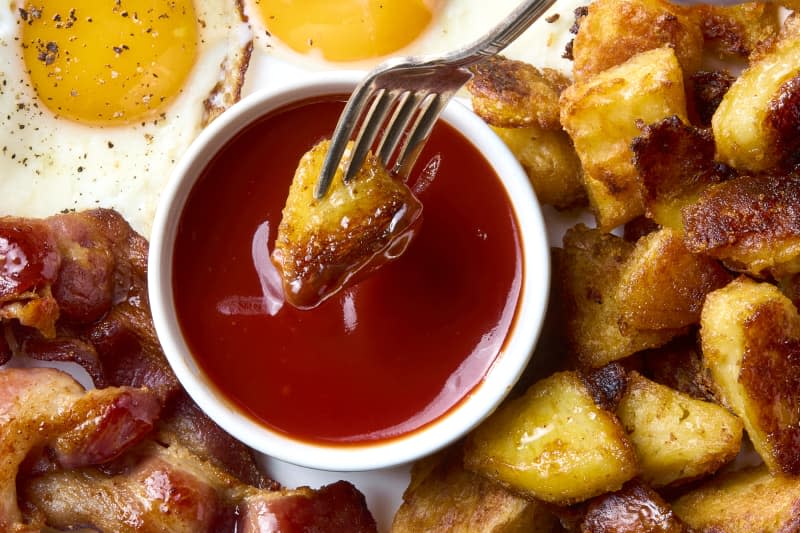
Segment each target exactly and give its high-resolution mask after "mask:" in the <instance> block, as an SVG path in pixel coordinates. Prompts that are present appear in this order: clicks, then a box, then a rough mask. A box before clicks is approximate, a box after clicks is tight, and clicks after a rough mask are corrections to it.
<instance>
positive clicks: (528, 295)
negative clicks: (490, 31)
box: [148, 71, 550, 472]
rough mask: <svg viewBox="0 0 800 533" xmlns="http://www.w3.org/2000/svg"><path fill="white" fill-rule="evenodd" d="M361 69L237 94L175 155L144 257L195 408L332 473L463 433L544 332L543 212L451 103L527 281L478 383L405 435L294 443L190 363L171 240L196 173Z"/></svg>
mask: <svg viewBox="0 0 800 533" xmlns="http://www.w3.org/2000/svg"><path fill="white" fill-rule="evenodd" d="M363 75H364V73H363V72H360V71H334V72H325V73H320V74H317V75H315V76H311V77H309V78H303V79H301V80H297V81H294V82H290V83H287V84H284V85H282V86H280V87H276V88H270V89H264V90H260V91H257V92H254V93H252V94H250V95H248V96H247V97H245V98H243V99H242V100H240V101H239V102H237V103H236V104H235V105H233V106H232V107H231V108H230V109H228V110H227V111H225V112H224V113H223V114H222V115H220V116H219V117H218V118H217V119H216V120H215V121H214V122H212V123H211V124H210V125H209V126H207V127H206V128H205V129H204V130H203V131H202V132H201V133H200V135H198V137H197V138H196V139H195V140H194V142H193V143H192V144H191V145H190V146H189V148H188V149H187V150H186V152H185V153H184V154H183V156H182V157H181V158H180V160H179V161H178V163H177V165H176V166H175V168H174V170H173V172H172V173H171V175H170V178H169V180H168V182H167V185H166V187H165V188H164V191H163V192H162V195H161V198H160V200H159V204H158V207H157V210H156V215H155V219H154V223H153V229H152V234H151V241H150V252H149V254H148V288H149V289H148V291H149V299H150V306H151V312H152V316H153V323H154V325H155V329H156V333H157V335H158V338H159V340H160V342H161V345H162V348H163V351H164V353H165V355H166V357H167V360H168V362H169V364H170V366H171V367H172V369H173V370H174V372H175V374H176V376H177V377H178V380H179V381H180V383H181V384H182V385H183V387H184V388H185V389H186V391H187V393H188V394H189V396H191V397H192V399H193V400H194V401H195V402H196V403H197V404H198V406H199V407H200V408H201V409H202V410H203V411H204V412H205V413H206V414H207V415H208V416H209V417H210V418H211V419H212V420H214V421H215V422H216V423H217V424H219V425H220V426H221V427H222V428H223V429H224V430H225V431H227V432H228V433H230V434H231V435H232V436H233V437H235V438H237V439H238V440H240V441H242V442H243V443H245V444H246V445H248V446H250V447H251V448H253V449H255V450H256V451H259V452H262V453H264V454H266V455H269V456H271V457H274V458H277V459H279V460H282V461H285V462H288V463H293V464H296V465H299V466H304V467H308V468H314V469H318V470H328V471H340V472H344V471H366V470H375V469H380V468H388V467H392V466H397V465H400V464H404V463H408V462H410V461H413V460H416V459H419V458H421V457H423V456H425V455H428V454H430V453H433V452H435V451H437V450H439V449H441V448H443V447H445V446H447V445H448V444H451V443H452V442H454V441H456V440H457V439H459V438H461V437H463V436H464V435H466V434H467V433H468V432H469V431H470V430H472V429H473V428H474V427H475V426H477V425H478V424H479V423H480V422H481V421H483V420H484V419H485V418H486V417H487V416H489V415H490V414H491V413H492V412H493V411H494V410H495V409H496V408H497V406H498V405H499V404H500V403H501V402H502V400H503V399H504V398H505V397H506V395H507V394H508V392H510V390H511V389H512V387H513V386H514V384H515V383H516V382H517V381H518V380H519V378H520V376H521V375H522V372H523V371H524V370H525V368H526V367H527V365H528V362H529V361H530V358H531V357H532V354H533V350H534V347H535V345H536V341H537V340H538V337H539V334H540V332H541V329H542V325H543V322H544V315H545V311H546V307H547V302H548V297H549V289H550V257H549V245H548V241H547V235H546V229H545V224H544V218H543V216H542V212H541V209H540V207H539V204H538V201H537V200H536V196H535V193H534V191H533V188H532V187H531V185H530V182H529V180H528V177H527V175H526V174H525V172H524V170H523V169H522V167H521V166H520V164H519V163H518V162H517V160H516V158H515V157H514V156H513V154H512V153H511V151H510V150H509V149H508V147H507V146H506V145H505V144H504V143H503V141H501V140H500V138H499V137H497V136H496V135H495V134H494V132H493V131H492V130H491V129H490V128H489V127H488V126H487V125H486V124H485V123H484V122H483V120H481V119H480V118H479V117H477V116H476V115H475V114H473V113H472V111H470V110H469V109H468V108H467V107H465V106H464V105H462V104H461V103H459V102H458V101H451V102H450V103H449V104H448V106H447V107H446V109H445V111H444V112H443V114H442V117H441V118H442V119H444V120H445V121H446V122H448V123H449V124H450V125H451V126H453V127H455V128H456V129H457V130H458V131H459V132H460V133H461V134H462V135H463V136H464V137H466V139H467V140H468V141H470V142H471V143H472V144H473V145H474V146H475V148H476V149H478V150H479V151H480V152H481V153H482V154H483V156H484V158H485V159H486V160H487V162H488V163H489V164H490V165H491V166H492V168H493V169H494V171H495V172H496V173H497V175H498V176H499V177H500V180H501V183H502V184H503V186H504V188H505V190H506V193H507V195H508V197H509V200H510V203H511V206H512V208H513V210H514V213H515V216H516V221H517V225H518V232H519V237H520V240H521V249H522V257H523V280H522V286H521V292H520V297H519V298H520V299H519V303H518V307H517V310H516V316H515V319H514V322H513V324H512V328H511V330H510V332H509V335H508V337H507V338H506V342H505V344H504V346H503V348H502V350H501V353H500V354H498V356H497V357H496V359H495V361H494V363H493V364H492V365H491V366H490V368H489V370H488V371H487V373H486V375H485V376H484V378H483V380H482V381H481V382H480V383H479V384H478V385H477V386H476V387H475V389H473V391H472V392H471V393H469V394H468V395H467V396H466V397H465V398H464V399H462V400H461V401H460V402H459V403H458V404H457V405H456V406H454V407H453V408H451V409H450V410H449V411H448V412H447V413H446V414H445V415H443V416H441V417H439V418H438V419H436V420H434V421H433V422H430V423H428V424H427V425H425V426H423V427H422V428H419V429H417V430H415V431H413V432H411V433H408V434H404V435H400V436H398V437H395V438H391V439H388V440H381V441H375V442H364V443H355V444H350V443H348V444H324V443H313V442H307V441H302V440H296V439H294V438H292V437H291V436H287V435H285V434H283V433H280V432H277V431H274V430H272V429H270V428H268V427H266V426H264V425H262V424H259V423H258V422H257V421H256V420H254V419H253V418H252V417H250V416H248V415H247V414H245V413H243V412H242V411H241V410H240V408H239V407H237V406H236V405H235V404H233V402H231V401H230V400H229V399H227V398H225V396H224V395H223V394H222V393H221V392H220V391H219V390H218V389H217V388H216V386H215V385H214V384H213V383H212V382H211V380H210V379H209V378H208V377H207V376H206V375H205V373H204V372H203V371H202V370H201V369H200V367H199V366H198V364H197V363H196V362H195V361H194V359H193V357H192V355H191V351H190V350H189V348H188V346H187V345H186V343H185V341H184V339H183V335H182V333H181V329H180V326H179V324H178V322H177V318H176V315H175V306H174V300H173V289H172V257H173V245H174V240H175V235H176V229H177V225H178V221H179V219H180V214H181V213H182V211H183V207H184V205H185V203H186V200H187V198H188V195H189V193H190V191H191V189H192V187H193V186H194V183H195V182H196V180H197V178H198V177H199V175H200V174H201V172H202V171H203V169H204V168H205V167H206V166H207V165H208V164H209V162H210V161H211V159H212V158H213V157H214V155H215V154H216V153H217V151H218V150H219V149H221V148H222V147H223V146H225V144H226V143H227V142H228V141H229V140H230V139H231V138H232V137H233V136H234V135H236V133H237V132H239V131H241V130H242V129H243V128H245V127H246V126H247V125H248V124H250V123H252V122H253V121H255V120H257V119H258V118H260V117H262V116H264V115H265V114H267V113H269V112H271V111H273V110H275V109H279V108H281V107H283V106H285V105H289V104H292V103H294V102H299V101H302V100H306V99H309V98H314V97H320V96H327V95H334V94H349V93H350V92H352V90H353V89H354V88H355V86H356V84H357V83H358V82H359V81H360V80H361V79H362V78H363Z"/></svg>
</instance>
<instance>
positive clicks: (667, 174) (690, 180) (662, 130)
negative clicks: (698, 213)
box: [631, 116, 732, 230]
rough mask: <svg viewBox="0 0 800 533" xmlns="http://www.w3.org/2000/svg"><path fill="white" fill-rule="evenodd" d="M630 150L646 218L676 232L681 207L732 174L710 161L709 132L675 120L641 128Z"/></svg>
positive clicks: (679, 220)
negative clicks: (706, 188) (637, 174)
mask: <svg viewBox="0 0 800 533" xmlns="http://www.w3.org/2000/svg"><path fill="white" fill-rule="evenodd" d="M631 150H632V151H633V165H634V166H635V167H636V170H637V172H638V173H639V178H640V180H641V183H642V198H643V200H644V205H645V209H646V212H647V216H648V217H650V218H651V219H653V220H654V221H655V222H657V223H658V224H660V225H661V226H667V227H670V228H673V229H677V230H682V229H683V221H682V215H681V210H682V209H683V207H685V206H686V205H688V204H691V203H693V202H694V201H696V200H697V197H698V196H699V195H700V193H701V192H702V191H703V189H704V188H705V187H707V186H708V185H712V184H714V183H719V182H720V181H723V180H724V179H726V178H728V177H730V176H731V174H732V170H731V169H728V168H726V167H724V165H720V164H718V163H716V162H715V161H714V152H715V145H714V138H713V136H712V135H711V131H710V130H707V129H699V128H695V127H693V126H689V125H687V124H684V123H683V122H682V121H681V120H680V118H679V117H677V116H672V117H668V118H665V119H663V120H660V121H658V122H656V123H654V124H648V125H647V126H645V127H644V128H642V131H641V134H640V135H639V136H638V137H636V138H635V139H634V140H633V142H632V143H631Z"/></svg>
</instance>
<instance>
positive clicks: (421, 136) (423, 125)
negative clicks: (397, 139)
mask: <svg viewBox="0 0 800 533" xmlns="http://www.w3.org/2000/svg"><path fill="white" fill-rule="evenodd" d="M431 94H432V95H433V97H432V98H427V100H426V101H425V102H423V104H422V106H420V110H419V113H418V114H417V118H416V120H415V121H414V124H413V125H412V126H411V130H410V131H411V134H410V135H409V136H408V137H407V138H406V140H405V143H403V147H402V149H401V150H400V155H399V156H398V157H397V162H396V163H395V165H394V169H393V170H394V172H395V173H397V174H399V175H401V176H406V177H407V175H408V174H409V173H410V172H411V168H412V167H413V166H414V163H415V162H416V161H417V157H419V152H420V149H421V148H422V146H423V145H424V143H425V139H427V138H428V136H429V135H430V134H431V130H433V126H434V124H436V119H437V118H438V117H439V114H440V113H441V111H442V109H444V106H445V105H447V102H448V101H449V100H450V95H449V94H446V95H443V94H440V93H431ZM428 96H430V95H428Z"/></svg>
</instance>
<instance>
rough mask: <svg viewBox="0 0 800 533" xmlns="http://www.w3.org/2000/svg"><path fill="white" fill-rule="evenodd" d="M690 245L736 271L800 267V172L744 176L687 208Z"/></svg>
mask: <svg viewBox="0 0 800 533" xmlns="http://www.w3.org/2000/svg"><path fill="white" fill-rule="evenodd" d="M683 225H684V228H685V230H686V235H685V240H686V245H687V247H688V248H689V249H690V250H691V251H693V252H695V253H704V254H708V255H710V256H712V257H716V258H717V259H721V260H723V261H724V263H725V264H726V265H727V266H728V267H729V268H732V269H734V270H738V271H743V272H750V273H752V274H754V275H762V274H764V273H766V272H769V273H771V274H773V275H775V276H782V275H786V274H791V273H794V272H798V271H800V174H789V175H780V176H771V175H758V176H752V177H751V176H742V177H740V178H736V179H734V180H731V181H727V182H725V183H721V184H719V185H714V186H711V187H709V188H707V189H705V190H704V191H703V193H702V194H701V195H700V197H699V199H698V200H697V202H695V203H693V204H691V205H688V206H686V207H684V208H683Z"/></svg>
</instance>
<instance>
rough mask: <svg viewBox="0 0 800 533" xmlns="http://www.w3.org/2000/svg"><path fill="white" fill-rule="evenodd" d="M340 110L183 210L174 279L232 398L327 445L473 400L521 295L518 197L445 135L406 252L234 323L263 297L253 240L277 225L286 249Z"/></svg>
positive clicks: (416, 423) (199, 354)
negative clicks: (285, 217)
mask: <svg viewBox="0 0 800 533" xmlns="http://www.w3.org/2000/svg"><path fill="white" fill-rule="evenodd" d="M342 105H343V104H342V103H341V102H335V101H330V100H327V101H310V102H304V103H303V104H302V105H300V106H296V107H292V108H287V109H282V110H279V111H277V112H275V113H272V114H271V115H269V116H268V117H266V118H264V119H261V120H260V121H258V122H257V123H255V124H254V125H252V126H250V127H249V128H248V129H247V130H246V131H245V132H243V133H241V134H240V135H239V136H238V137H237V138H235V139H234V140H232V141H231V142H230V143H229V144H228V145H227V146H226V147H225V148H224V149H223V150H222V151H221V153H220V154H219V155H218V156H217V157H216V158H215V159H214V160H213V161H212V162H211V163H210V164H209V166H208V168H207V169H206V170H205V172H204V174H203V176H202V177H201V178H200V179H199V181H198V182H197V184H196V186H195V187H194V190H193V191H192V193H191V195H190V197H189V199H188V201H187V204H186V206H185V208H184V211H183V213H182V214H181V221H180V227H179V230H178V235H177V238H176V242H175V262H174V270H173V282H174V295H175V304H176V308H177V313H178V319H179V322H180V325H181V328H182V330H183V333H184V335H185V337H186V340H187V342H188V345H189V347H190V349H191V351H192V353H193V354H194V356H195V358H196V360H197V362H198V364H199V365H200V366H201V368H202V369H203V370H204V371H205V372H206V373H207V375H208V376H209V378H210V379H211V381H212V382H213V383H215V384H216V386H217V387H218V388H219V390H220V391H221V392H222V393H223V394H224V395H225V396H226V397H228V398H229V399H230V400H232V401H233V402H234V403H235V404H237V405H239V406H240V407H241V409H242V410H243V411H245V412H246V413H247V414H249V416H251V417H252V418H254V419H256V420H259V421H261V422H262V423H263V424H266V425H267V426H269V427H271V428H273V429H276V430H278V431H281V432H285V433H287V434H289V435H291V436H292V437H294V438H298V439H301V440H305V441H313V442H328V443H330V442H338V443H354V442H362V441H369V440H382V439H387V438H391V437H394V436H397V435H401V434H405V433H409V432H412V431H414V430H416V429H418V428H420V427H422V426H424V425H425V424H428V423H430V422H432V421H434V420H435V419H437V418H438V417H440V416H441V415H443V414H444V413H446V412H447V411H448V410H450V409H451V408H452V407H453V406H454V405H456V404H458V403H459V402H460V401H462V400H463V399H464V398H465V397H466V396H467V395H468V394H469V393H470V392H471V391H472V390H473V389H474V388H475V387H476V386H477V385H478V384H479V383H480V382H481V380H482V379H483V377H484V376H485V374H486V372H487V371H488V369H489V367H490V366H491V365H492V363H493V361H494V360H495V358H496V356H497V354H498V353H499V351H500V349H501V347H502V345H503V343H504V341H505V339H506V336H507V333H508V331H509V330H510V328H511V325H512V322H513V319H514V313H515V308H516V304H517V300H518V298H519V292H520V286H521V283H522V257H521V251H520V239H519V235H518V232H517V226H516V220H515V217H514V213H513V211H512V208H511V205H510V203H509V199H508V197H507V195H506V192H505V189H504V188H503V186H502V184H501V183H500V181H499V179H498V178H497V176H496V175H495V174H494V171H493V170H492V169H491V167H490V166H489V165H488V163H487V162H486V161H485V160H484V159H483V157H482V156H481V155H480V153H478V152H477V150H476V149H475V148H474V147H473V146H472V145H471V144H470V143H469V142H468V141H467V140H466V139H465V138H464V137H463V136H461V134H459V133H458V132H457V131H455V130H454V129H453V128H451V127H450V126H448V125H446V124H443V123H439V125H437V126H436V128H435V129H434V131H433V134H432V137H431V139H430V140H429V142H428V143H427V145H426V147H425V149H424V151H423V153H422V155H421V157H420V159H419V163H418V168H423V167H425V163H426V162H429V161H431V160H432V159H433V158H434V157H440V158H441V159H440V165H439V169H438V173H437V174H436V178H435V180H433V182H432V184H431V185H430V186H429V187H428V188H427V189H425V190H424V192H422V193H421V195H420V199H421V200H422V203H423V205H424V215H423V216H424V218H423V222H422V226H421V229H420V231H419V234H418V235H417V237H416V239H415V240H414V241H413V242H412V243H411V245H410V246H409V248H408V250H407V251H406V252H405V254H404V255H403V256H401V257H400V258H399V259H398V260H397V261H395V262H393V263H390V264H388V265H385V266H384V267H382V268H381V269H380V270H379V271H377V272H376V273H375V274H373V275H372V276H371V277H369V278H368V279H366V280H364V281H362V282H361V283H359V284H357V285H355V286H354V287H352V288H350V289H347V290H345V291H344V292H343V293H341V294H339V295H337V296H335V297H333V298H331V299H330V300H328V301H326V302H325V303H323V304H322V305H321V306H320V307H317V308H315V309H313V310H310V311H300V310H297V309H294V308H292V307H291V306H288V305H285V306H284V307H283V308H282V309H281V310H280V312H278V313H277V314H276V315H275V316H268V315H266V314H251V315H248V316H245V315H239V316H230V315H223V314H221V313H220V312H219V311H218V307H217V306H218V304H219V303H220V302H222V301H225V300H226V299H229V298H230V297H231V296H244V297H260V295H261V294H262V293H261V287H260V285H259V279H258V277H257V275H256V272H255V268H254V266H253V262H252V259H251V243H252V239H253V234H254V232H255V231H256V228H257V227H258V226H259V225H260V224H261V223H262V222H264V221H268V222H269V224H270V227H271V228H273V231H272V236H271V238H272V239H273V240H274V235H275V231H274V229H275V228H277V226H278V223H279V221H280V216H281V210H282V208H283V205H284V203H285V201H286V195H287V192H288V190H289V184H290V182H291V180H292V177H293V175H294V170H295V167H296V165H297V162H298V160H299V159H300V157H301V155H302V154H303V153H304V152H306V151H307V150H308V149H310V148H311V147H312V146H313V145H314V144H315V143H316V142H317V141H318V140H320V139H321V138H323V137H326V136H330V134H331V132H332V130H333V127H334V125H335V124H336V120H337V118H338V116H339V113H340V112H341V109H342ZM415 178H416V177H415V176H412V180H411V181H412V182H413V180H414V179H415ZM270 245H271V244H270Z"/></svg>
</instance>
